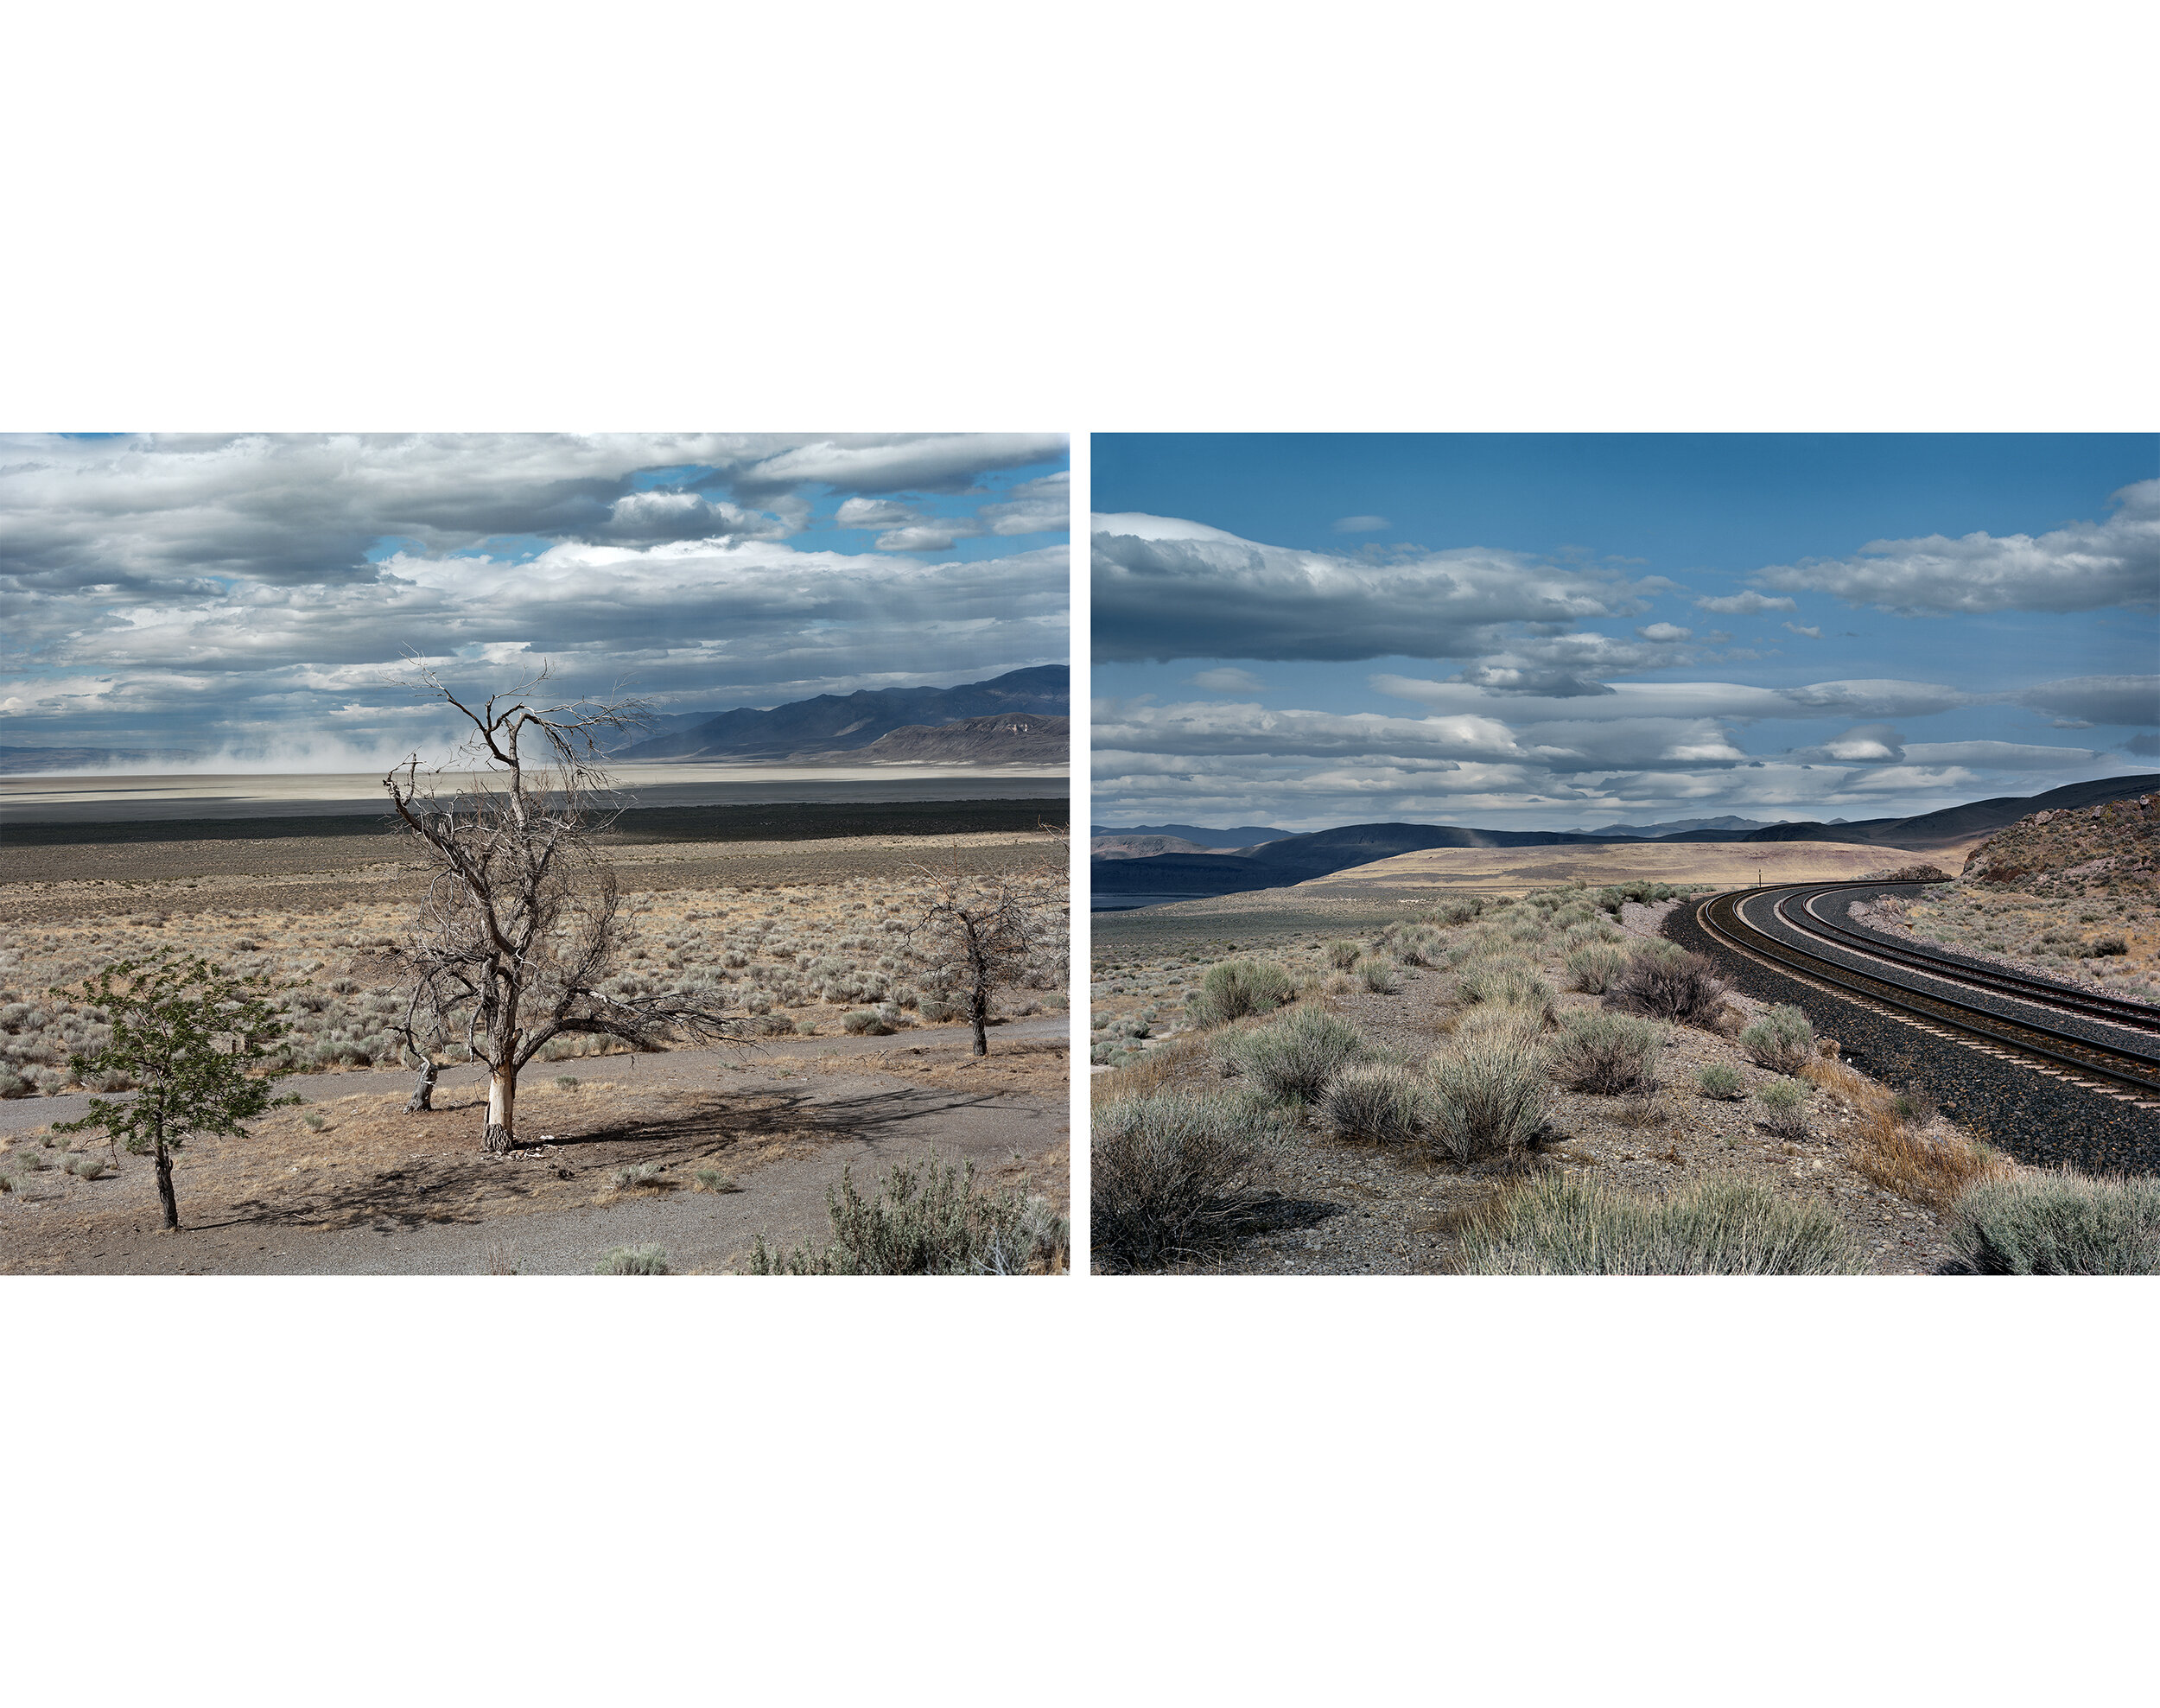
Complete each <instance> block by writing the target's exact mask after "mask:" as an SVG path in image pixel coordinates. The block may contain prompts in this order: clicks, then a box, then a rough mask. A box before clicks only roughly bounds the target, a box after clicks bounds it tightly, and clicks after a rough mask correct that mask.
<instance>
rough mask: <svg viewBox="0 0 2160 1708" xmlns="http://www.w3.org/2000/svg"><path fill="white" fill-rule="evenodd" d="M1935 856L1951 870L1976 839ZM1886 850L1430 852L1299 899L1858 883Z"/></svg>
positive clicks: (1758, 847) (1318, 887)
mask: <svg viewBox="0 0 2160 1708" xmlns="http://www.w3.org/2000/svg"><path fill="white" fill-rule="evenodd" d="M1978 840H1979V839H1978V838H1977V837H1976V838H1973V839H1970V841H1967V842H1965V843H1960V844H1958V845H1956V847H1954V848H1948V849H1946V850H1945V851H1944V852H1941V853H1937V854H1934V856H1933V857H1934V859H1936V860H1941V861H1942V862H1944V863H1945V864H1949V863H1951V862H1952V861H1954V860H1962V859H1963V858H1964V849H1965V848H1966V847H1968V846H1970V845H1971V842H1972V841H1978ZM1884 852H1885V851H1884V849H1882V848H1868V847H1865V846H1862V845H1859V844H1857V843H1850V842H1564V843H1555V844H1553V845H1552V846H1550V847H1531V848H1426V849H1423V850H1420V851H1419V852H1417V853H1414V854H1394V855H1392V856H1390V857H1389V858H1388V859H1386V860H1375V861H1373V862H1372V863H1371V864H1370V865H1368V866H1356V867H1349V868H1348V869H1346V870H1344V871H1342V872H1333V873H1329V874H1328V875H1327V876H1325V877H1324V878H1312V879H1306V881H1305V882H1304V883H1302V884H1299V886H1297V893H1298V895H1299V898H1300V899H1302V898H1305V897H1306V896H1307V895H1309V894H1312V893H1314V892H1318V894H1321V895H1331V894H1342V895H1350V894H1356V893H1357V892H1360V891H1366V890H1371V891H1385V892H1388V893H1390V894H1395V895H1401V897H1402V898H1404V899H1405V900H1406V901H1407V900H1409V899H1410V898H1412V897H1413V896H1414V895H1415V894H1417V893H1418V892H1448V891H1452V890H1464V891H1483V890H1510V891H1512V890H1534V889H1546V888H1552V887H1557V886H1560V885H1563V884H1572V883H1575V882H1578V881H1579V882H1582V883H1585V884H1590V885H1592V886H1595V885H1599V884H1621V883H1626V882H1628V881H1630V879H1646V880H1649V881H1650V882H1655V883H1664V884H1677V885H1682V886H1694V887H1697V888H1699V889H1704V890H1724V889H1733V888H1737V887H1738V886H1741V885H1744V884H1752V883H1754V882H1755V881H1756V873H1757V871H1758V870H1760V871H1761V872H1762V873H1763V878H1764V879H1765V880H1766V881H1767V882H1769V883H1773V884H1799V883H1809V882H1814V881H1816V880H1819V879H1820V880H1823V881H1830V880H1833V879H1839V878H1857V877H1858V876H1859V875H1860V874H1861V873H1863V872H1873V871H1876V870H1877V869H1879V868H1880V867H1882V865H1883V862H1884Z"/></svg>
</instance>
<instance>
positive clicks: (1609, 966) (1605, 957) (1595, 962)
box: [1567, 943, 1628, 996]
mask: <svg viewBox="0 0 2160 1708" xmlns="http://www.w3.org/2000/svg"><path fill="white" fill-rule="evenodd" d="M1627 964H1628V957H1627V956H1624V955H1623V954H1622V953H1621V952H1620V951H1619V950H1618V949H1615V948H1613V947H1612V946H1611V945H1610V943H1585V944H1584V945H1583V946H1582V947H1581V948H1580V949H1577V950H1576V951H1575V952H1574V953H1573V954H1572V955H1571V956H1568V957H1567V983H1568V987H1569V988H1570V989H1571V990H1579V991H1586V992H1588V993H1589V994H1591V995H1592V996H1603V995H1604V994H1605V992H1606V990H1607V989H1609V988H1610V986H1611V984H1612V981H1614V980H1615V979H1617V978H1618V977H1619V976H1620V972H1621V969H1622V968H1624V967H1625V966H1626V965H1627Z"/></svg>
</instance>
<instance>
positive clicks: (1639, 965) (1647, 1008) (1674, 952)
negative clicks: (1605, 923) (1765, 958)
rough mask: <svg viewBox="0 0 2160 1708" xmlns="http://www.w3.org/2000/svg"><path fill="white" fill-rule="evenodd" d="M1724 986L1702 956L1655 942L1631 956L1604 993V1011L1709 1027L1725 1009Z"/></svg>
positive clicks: (1714, 969)
mask: <svg viewBox="0 0 2160 1708" xmlns="http://www.w3.org/2000/svg"><path fill="white" fill-rule="evenodd" d="M1726 994H1727V993H1726V990H1725V981H1724V980H1722V979H1720V978H1719V977H1718V969H1717V968H1715V967H1714V966H1712V964H1711V962H1710V961H1709V960H1708V959H1707V958H1706V956H1700V955H1696V954H1693V953H1692V952H1691V951H1689V950H1687V949H1682V948H1680V946H1679V945H1678V944H1676V943H1665V942H1663V941H1661V940H1660V941H1654V942H1651V943H1645V944H1643V945H1642V948H1640V949H1636V951H1635V953H1634V954H1632V955H1630V956H1629V957H1628V962H1627V965H1626V966H1624V967H1623V968H1621V969H1620V971H1619V973H1618V974H1617V975H1616V976H1615V977H1614V979H1613V980H1612V982H1611V984H1610V987H1608V988H1607V989H1606V991H1605V1003H1604V1006H1606V1007H1608V1008H1610V1009H1614V1010H1616V1011H1617V1012H1618V1013H1623V1014H1643V1015H1648V1016H1649V1018H1650V1019H1658V1020H1677V1021H1678V1022H1680V1024H1681V1025H1709V1024H1710V1023H1711V1022H1712V1021H1713V1020H1714V1019H1716V1018H1717V1016H1718V1010H1719V1009H1721V1008H1723V1007H1724V1006H1725V996H1726Z"/></svg>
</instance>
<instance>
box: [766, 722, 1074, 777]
mask: <svg viewBox="0 0 2160 1708" xmlns="http://www.w3.org/2000/svg"><path fill="white" fill-rule="evenodd" d="M1071 754H1072V721H1071V720H1070V718H1057V717H1050V716H1046V715H1044V714H1040V713H1035V712H1000V713H998V714H996V715H995V716H993V717H988V718H961V719H959V720H957V721H955V722H952V723H948V724H937V725H935V726H932V725H929V724H905V725H903V726H902V727H899V729H896V730H893V731H891V732H890V733H886V734H884V735H880V737H879V738H878V739H877V740H875V741H873V742H872V743H871V744H870V745H869V746H867V747H854V748H847V749H843V750H842V751H841V752H838V753H832V752H823V753H797V754H794V755H793V756H792V757H793V758H795V759H809V760H820V759H823V760H830V759H845V760H847V761H848V762H849V763H851V764H855V765H1064V763H1065V762H1066V761H1067V760H1068V759H1070V757H1071Z"/></svg>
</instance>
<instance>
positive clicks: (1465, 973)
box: [1455, 955, 1553, 1019]
mask: <svg viewBox="0 0 2160 1708" xmlns="http://www.w3.org/2000/svg"><path fill="white" fill-rule="evenodd" d="M1455 996H1456V1000H1458V1001H1459V1002H1464V1003H1472V1002H1491V1003H1496V1004H1501V1005H1503V1006H1508V1007H1511V1008H1526V1009H1528V1010H1529V1011H1530V1012H1531V1013H1536V1014H1540V1015H1542V1016H1544V1017H1546V1018H1547V1019H1549V1018H1551V1016H1552V1013H1553V987H1552V986H1551V985H1549V984H1547V983H1546V981H1544V980H1543V979H1542V978H1541V977H1539V975H1538V970H1537V968H1534V967H1533V966H1532V965H1531V964H1530V963H1529V962H1527V961H1524V960H1522V959H1520V958H1518V957H1516V956H1511V955H1496V956H1492V957H1491V958H1490V959H1488V960H1482V961H1473V962H1471V963H1470V964H1469V965H1468V966H1466V967H1464V968H1463V970H1462V972H1461V973H1460V974H1458V975H1457V977H1456V980H1455Z"/></svg>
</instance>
